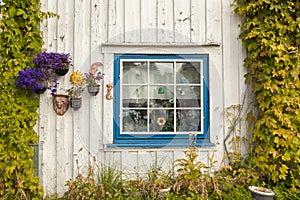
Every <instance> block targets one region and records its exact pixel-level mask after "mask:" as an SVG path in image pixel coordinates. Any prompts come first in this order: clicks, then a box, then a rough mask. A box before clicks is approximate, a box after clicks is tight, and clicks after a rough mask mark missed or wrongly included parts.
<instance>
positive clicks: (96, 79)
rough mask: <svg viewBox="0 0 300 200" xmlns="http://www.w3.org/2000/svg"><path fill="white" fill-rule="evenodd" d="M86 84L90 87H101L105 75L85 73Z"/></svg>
mask: <svg viewBox="0 0 300 200" xmlns="http://www.w3.org/2000/svg"><path fill="white" fill-rule="evenodd" d="M84 76H85V82H86V84H87V86H88V87H97V86H100V83H101V80H102V79H103V78H104V74H102V73H101V72H98V73H97V74H95V75H94V74H92V73H85V74H84Z"/></svg>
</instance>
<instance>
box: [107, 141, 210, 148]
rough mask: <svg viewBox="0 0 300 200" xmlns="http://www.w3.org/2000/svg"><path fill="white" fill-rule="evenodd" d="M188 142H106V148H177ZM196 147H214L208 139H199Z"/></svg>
mask: <svg viewBox="0 0 300 200" xmlns="http://www.w3.org/2000/svg"><path fill="white" fill-rule="evenodd" d="M189 146H190V144H189V143H176V142H175V143H174V142H173V143H142V142H141V143H133V142H131V143H129V142H128V141H127V143H125V142H122V143H115V144H107V145H106V147H107V148H164V147H165V148H168V147H172V148H173V147H178V148H182V147H184V148H187V147H189ZM195 146H196V147H214V146H215V144H213V143H211V142H209V141H199V142H197V144H196V145H195Z"/></svg>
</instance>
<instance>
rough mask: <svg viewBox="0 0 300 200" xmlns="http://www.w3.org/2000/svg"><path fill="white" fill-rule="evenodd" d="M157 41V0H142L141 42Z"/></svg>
mask: <svg viewBox="0 0 300 200" xmlns="http://www.w3.org/2000/svg"><path fill="white" fill-rule="evenodd" d="M156 41H157V0H141V42H147V43H155V42H156Z"/></svg>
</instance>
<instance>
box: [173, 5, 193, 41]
mask: <svg viewBox="0 0 300 200" xmlns="http://www.w3.org/2000/svg"><path fill="white" fill-rule="evenodd" d="M174 23H175V27H174V28H175V43H188V42H190V38H191V5H190V0H186V1H182V0H174Z"/></svg>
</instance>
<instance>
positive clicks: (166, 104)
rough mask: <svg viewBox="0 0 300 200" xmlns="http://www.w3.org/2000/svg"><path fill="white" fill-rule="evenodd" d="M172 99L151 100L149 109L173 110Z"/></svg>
mask: <svg viewBox="0 0 300 200" xmlns="http://www.w3.org/2000/svg"><path fill="white" fill-rule="evenodd" d="M173 107H174V100H173V99H151V100H150V108H173Z"/></svg>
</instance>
